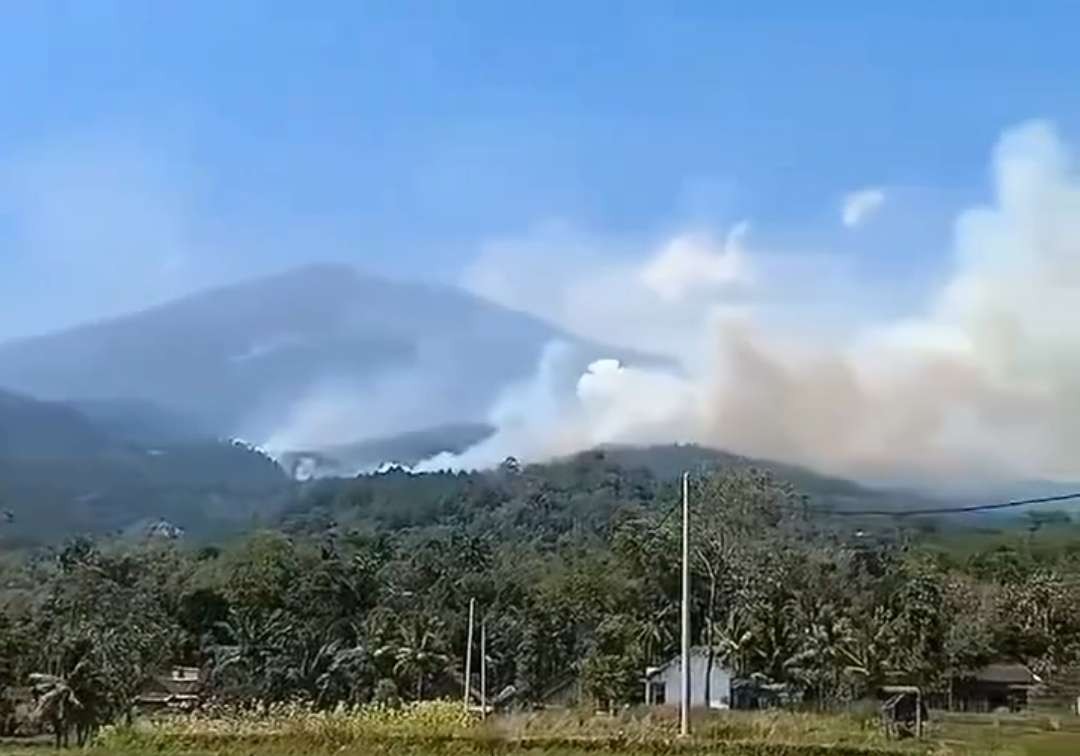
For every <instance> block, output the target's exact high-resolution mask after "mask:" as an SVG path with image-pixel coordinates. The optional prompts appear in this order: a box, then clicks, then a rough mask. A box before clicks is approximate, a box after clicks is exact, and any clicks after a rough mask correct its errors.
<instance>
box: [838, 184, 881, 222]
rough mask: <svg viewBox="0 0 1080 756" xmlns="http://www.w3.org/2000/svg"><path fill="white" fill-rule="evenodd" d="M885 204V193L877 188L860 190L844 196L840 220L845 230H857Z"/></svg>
mask: <svg viewBox="0 0 1080 756" xmlns="http://www.w3.org/2000/svg"><path fill="white" fill-rule="evenodd" d="M883 204H885V192H884V190H882V189H878V188H873V187H871V188H866V189H860V190H858V191H855V192H851V193H850V194H847V195H845V196H844V201H843V202H842V203H841V208H840V220H841V221H842V222H843V224H844V226H846V227H847V228H857V227H858V226H860V225H862V224H863V223H865V222H866V221H868V220H869V219H870V217H871V216H872V215H873V214H874V213H876V212H877V211H878V210H880V209H881V206H882V205H883Z"/></svg>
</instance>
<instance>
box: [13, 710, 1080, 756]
mask: <svg viewBox="0 0 1080 756" xmlns="http://www.w3.org/2000/svg"><path fill="white" fill-rule="evenodd" d="M676 734H677V722H676V719H675V717H674V714H673V712H670V711H662V710H655V709H653V710H640V711H628V712H625V713H623V714H620V715H618V716H613V717H604V716H596V715H593V714H591V713H588V712H574V711H566V712H546V713H540V714H520V715H510V716H500V717H493V718H491V719H489V720H487V721H486V722H480V721H477V720H476V719H475V718H473V717H471V716H469V715H467V714H465V713H464V712H463V711H462V710H461V706H460V704H459V703H456V702H427V703H423V704H419V705H413V706H407V707H405V708H402V709H381V708H375V707H363V708H356V709H338V710H335V711H330V712H325V711H324V712H316V711H311V710H310V709H307V708H305V707H303V706H274V707H270V708H262V709H256V710H248V711H228V710H219V711H209V712H202V713H199V714H195V715H190V716H184V717H171V718H168V719H161V720H157V721H149V720H144V721H140V722H138V723H137V724H136V725H135V726H134V727H132V728H108V729H106V730H105V731H103V732H102V733H101V734H100V736H99V737H98V738H97V739H96V741H95V742H94V744H93V745H92V747H91V748H89V749H87V750H86V751H83V753H86V754H92V755H94V756H98V755H100V756H105V754H109V755H110V756H134V755H135V754H146V753H158V754H168V755H170V756H245V755H246V754H251V755H252V756H254V755H255V754H268V755H269V756H330V755H331V754H345V755H346V756H350V755H353V754H355V755H356V756H360V755H361V754H363V755H364V756H584V755H585V754H594V753H618V754H625V755H626V756H666V755H667V754H672V755H673V756H880V755H881V754H897V755H898V756H902V755H903V754H926V755H927V756H974V755H975V754H993V755H995V756H1065V754H1073V755H1077V754H1080V720H1077V719H1076V718H1075V717H1074V718H1072V719H1068V718H1057V717H1050V716H1043V717H1037V716H1029V717H967V718H964V717H953V718H945V719H944V720H936V721H935V722H934V723H933V725H932V728H931V731H930V733H929V736H928V737H927V738H926V739H924V740H922V741H919V742H914V741H907V742H903V743H898V742H896V741H889V740H886V739H885V738H884V736H883V734H882V733H881V731H880V728H879V726H878V722H877V718H876V716H874V715H873V713H872V712H867V713H866V714H854V713H850V714H811V713H797V712H787V711H773V712H755V713H751V712H726V713H723V714H708V715H703V716H700V717H698V718H697V720H696V721H695V728H694V736H693V737H692V738H691V739H689V740H680V739H679V738H678V737H676ZM43 750H44V749H43V748H42V747H35V748H28V747H23V746H17V747H11V746H5V745H2V744H0V754H5V755H6V754H11V756H29V755H30V754H38V755H39V756H40V754H41V753H42V752H43Z"/></svg>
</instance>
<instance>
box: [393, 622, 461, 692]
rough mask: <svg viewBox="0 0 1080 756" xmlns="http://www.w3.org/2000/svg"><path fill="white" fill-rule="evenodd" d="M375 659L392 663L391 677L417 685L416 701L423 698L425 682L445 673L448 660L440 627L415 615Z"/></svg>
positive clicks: (440, 624)
mask: <svg viewBox="0 0 1080 756" xmlns="http://www.w3.org/2000/svg"><path fill="white" fill-rule="evenodd" d="M376 656H381V657H391V658H393V660H394V666H393V670H394V674H395V675H397V676H399V677H402V678H404V679H406V680H414V681H415V684H416V700H418V701H419V700H422V699H423V697H424V686H425V684H426V682H427V679H428V678H429V677H430V676H431V675H433V674H435V673H437V672H442V671H443V670H445V669H446V665H447V663H448V662H449V660H450V657H449V656H448V655H447V654H446V652H445V641H444V640H443V627H442V623H441V622H440V621H439V620H438V619H436V618H434V617H429V616H427V615H424V614H417V615H415V616H413V617H412V619H411V620H410V621H408V622H406V623H405V624H404V625H402V626H401V628H400V630H399V631H398V637H397V639H396V641H395V642H394V643H392V644H390V645H387V646H383V647H382V648H380V649H379V650H378V651H376Z"/></svg>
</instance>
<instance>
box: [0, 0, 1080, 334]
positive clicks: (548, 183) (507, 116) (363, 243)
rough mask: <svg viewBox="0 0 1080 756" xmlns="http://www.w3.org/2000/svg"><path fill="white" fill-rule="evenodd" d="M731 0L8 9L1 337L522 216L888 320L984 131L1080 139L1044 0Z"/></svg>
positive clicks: (427, 251) (944, 244) (473, 254)
mask: <svg viewBox="0 0 1080 756" xmlns="http://www.w3.org/2000/svg"><path fill="white" fill-rule="evenodd" d="M736 5H742V6H743V9H742V10H736V9H735V6H736ZM750 5H751V4H728V3H716V2H702V3H693V2H680V3H661V2H652V3H644V2H610V3H609V2H599V1H597V2H584V3H583V2H555V1H550V2H544V3H513V2H511V3H508V2H480V1H479V0H474V1H470V2H417V3H403V2H386V3H380V2H326V3H295V2H294V3H273V2H267V1H265V0H262V1H260V2H241V1H240V0H233V1H231V2H225V3H221V2H195V1H194V0H189V1H188V2H175V3H146V2H128V3H123V2H106V1H105V0H97V1H95V2H45V1H44V0H43V1H42V2H34V3H6V4H4V5H3V8H2V9H0V29H3V44H0V93H2V96H0V338H5V337H12V336H18V335H25V334H30V333H37V332H41V331H45V330H49V329H52V328H56V327H60V326H63V325H66V324H71V323H73V322H77V321H80V320H84V319H87V318H93V317H101V316H105V315H109V314H115V313H118V312H121V311H124V310H126V309H131V308H134V307H139V306H144V305H146V304H148V303H151V302H154V301H160V300H161V299H163V298H166V297H169V296H172V295H175V294H177V293H180V292H183V291H188V290H191V289H193V288H195V287H198V286H201V285H204V284H206V283H209V282H214V281H221V280H227V279H234V278H237V277H241V276H246V275H250V274H252V273H256V272H262V271H270V270H276V269H280V268H283V267H287V266H290V265H294V264H301V263H304V262H311V261H322V260H347V261H351V262H353V263H355V264H356V265H358V266H360V267H362V268H367V269H371V270H375V271H379V272H384V273H391V274H394V275H399V276H425V277H435V278H440V279H444V280H448V281H456V280H459V279H460V277H461V276H462V275H463V271H466V270H467V269H468V268H469V266H470V264H471V263H472V261H474V260H475V259H476V258H477V257H478V256H480V255H482V253H483V251H484V250H490V249H491V245H492V244H493V243H497V240H506V239H514V238H532V237H533V236H535V234H536V229H538V228H540V229H550V228H553V227H554V228H558V229H562V231H561V232H560V233H563V234H565V235H566V236H569V237H572V238H573V239H576V240H580V239H581V238H588V239H594V240H600V241H599V244H600V246H602V247H603V249H605V250H606V251H607V253H610V254H613V255H618V254H622V252H621V250H634V249H637V248H639V245H640V244H642V243H646V242H648V243H651V242H653V241H655V240H657V239H662V238H665V235H669V234H671V233H673V232H675V231H677V230H682V229H685V228H699V229H705V230H718V231H720V232H721V233H724V232H726V230H727V229H730V228H731V227H732V225H733V224H735V223H737V222H739V221H743V220H749V221H750V224H751V225H750V228H751V233H752V234H753V235H754V239H755V240H756V242H757V243H758V244H762V243H764V244H767V245H768V246H770V247H771V248H774V249H784V248H786V247H788V246H790V247H792V248H793V249H794V248H796V247H797V248H798V250H801V251H806V250H814V251H824V252H827V254H828V255H830V256H832V258H835V259H839V260H842V261H844V262H843V264H844V265H845V267H846V269H848V270H849V271H850V275H851V276H852V278H851V280H852V281H854V284H853V285H852V288H853V289H858V288H859V282H862V281H866V282H867V283H868V285H870V284H872V283H874V282H880V281H882V280H886V279H887V280H889V281H890V282H891V283H890V285H889V286H887V287H871V288H872V289H873V290H874V291H875V292H878V293H877V294H875V297H874V298H875V300H876V301H875V303H874V305H875V306H877V307H880V308H882V309H884V310H889V309H897V310H902V309H905V308H908V307H909V306H910V302H909V301H908V300H910V299H913V298H918V297H920V296H921V292H923V291H925V290H926V285H927V282H928V281H933V280H937V279H940V278H941V277H943V276H944V275H945V273H944V269H945V267H946V265H947V254H948V250H949V241H948V240H949V237H950V224H951V223H952V220H953V219H954V217H955V216H956V214H957V213H958V212H959V211H960V210H961V209H962V208H964V207H966V206H969V205H971V204H972V203H974V202H980V201H983V200H985V198H986V197H987V195H988V194H989V192H990V183H989V168H988V166H989V160H988V155H989V154H990V152H991V150H992V148H993V145H994V144H995V143H996V142H997V140H998V138H999V137H1000V135H1001V133H1002V132H1003V131H1004V130H1005V129H1007V128H1009V127H1011V126H1013V125H1015V124H1016V123H1018V122H1021V121H1024V120H1026V119H1029V118H1033V117H1043V118H1049V119H1052V120H1053V121H1054V122H1055V123H1056V124H1057V126H1058V128H1059V129H1060V131H1061V133H1062V134H1063V135H1064V136H1065V137H1067V138H1069V139H1070V140H1071V141H1075V137H1076V136H1077V135H1080V100H1078V98H1077V97H1076V83H1077V82H1078V81H1080V55H1077V54H1076V47H1075V44H1076V33H1075V30H1076V28H1077V23H1078V22H1080V15H1078V14H1077V13H1076V10H1075V6H1073V5H1072V4H1069V3H1053V2H1045V3H1038V4H1035V5H1037V8H1034V9H1032V8H1029V7H1028V4H1026V3H994V2H989V1H988V0H984V1H982V2H951V3H940V2H934V3H929V2H926V3H923V2H908V3H892V4H879V3H866V2H859V3H854V2H852V3H839V2H817V3H806V2H790V3H754V4H752V5H753V6H754V7H755V10H753V11H749V10H746V8H748V7H749V6H750ZM886 5H888V6H889V8H888V9H886V8H885V6H886ZM313 6H317V8H316V7H313ZM545 233H546V232H545ZM493 240H496V241H495V242H493ZM643 240H646V241H645V242H643ZM568 248H573V244H568ZM800 253H801V252H800ZM626 254H631V252H629V251H628V252H626ZM832 258H831V259H832ZM716 274H717V275H722V274H723V271H716ZM659 283H660V284H662V285H663V286H666V287H668V289H665V290H670V287H672V286H676V287H677V286H678V285H679V280H678V279H677V278H676V279H673V280H667V279H665V280H664V281H661V282H659ZM881 291H886V292H888V296H886V297H884V300H885V301H881V300H882V299H883V297H882V296H881V295H880V292H881ZM855 293H857V292H855ZM890 297H891V298H893V299H895V301H889V299H890Z"/></svg>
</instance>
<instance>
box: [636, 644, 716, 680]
mask: <svg viewBox="0 0 1080 756" xmlns="http://www.w3.org/2000/svg"><path fill="white" fill-rule="evenodd" d="M708 655H709V648H708V646H694V647H692V648H691V649H690V658H691V659H693V658H694V657H707V656H708ZM681 664H682V654H675V656H673V657H671V658H670V659H668V660H667V661H666V662H664V663H663V664H661V665H660V666H659V667H649V668H647V669H646V670H645V679H647V680H651V679H652V678H654V677H656V676H657V675H659V674H661V673H662V672H666V671H667V670H668V669H670V668H671V667H678V666H680V665H681ZM713 664H714V666H715V668H716V669H727V667H726V666H725V665H724V663H723V661H722V660H721V658H720V654H716V655H715V656H714V657H713Z"/></svg>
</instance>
